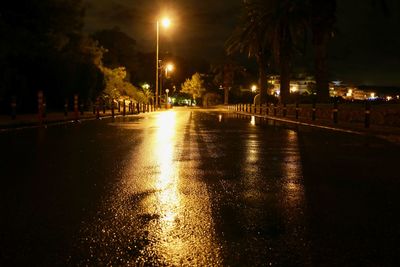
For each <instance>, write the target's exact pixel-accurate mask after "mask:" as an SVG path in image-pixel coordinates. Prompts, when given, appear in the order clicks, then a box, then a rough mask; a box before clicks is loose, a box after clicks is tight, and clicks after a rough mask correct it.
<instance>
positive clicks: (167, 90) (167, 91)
mask: <svg viewBox="0 0 400 267" xmlns="http://www.w3.org/2000/svg"><path fill="white" fill-rule="evenodd" d="M165 92H166V93H167V100H166V101H165V102H166V103H167V108H168V104H169V101H168V93H169V89H166V90H165Z"/></svg>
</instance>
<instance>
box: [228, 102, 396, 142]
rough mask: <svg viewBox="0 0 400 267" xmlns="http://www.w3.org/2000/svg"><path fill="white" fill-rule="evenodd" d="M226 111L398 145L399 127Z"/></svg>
mask: <svg viewBox="0 0 400 267" xmlns="http://www.w3.org/2000/svg"><path fill="white" fill-rule="evenodd" d="M228 111H230V112H234V113H237V114H242V115H248V116H256V117H261V118H265V119H270V120H275V121H280V122H284V123H291V124H297V125H304V126H309V127H316V128H322V129H328V130H332V131H339V132H348V133H353V134H358V135H370V136H376V137H378V138H382V139H385V140H387V141H389V142H393V143H396V144H400V127H390V126H384V125H370V127H369V128H365V125H364V124H363V123H357V122H344V121H338V123H337V124H335V123H333V121H328V120H321V119H320V120H316V121H312V120H311V119H306V118H303V117H300V118H299V119H298V120H296V118H295V117H294V116H287V117H281V116H271V115H265V114H263V115H260V114H254V113H248V112H241V111H233V110H228Z"/></svg>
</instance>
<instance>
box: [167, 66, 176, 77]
mask: <svg viewBox="0 0 400 267" xmlns="http://www.w3.org/2000/svg"><path fill="white" fill-rule="evenodd" d="M174 68H175V67H174V65H173V64H172V63H168V64H167V65H166V66H165V77H168V73H169V72H171V71H173V70H174Z"/></svg>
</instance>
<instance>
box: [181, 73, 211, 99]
mask: <svg viewBox="0 0 400 267" xmlns="http://www.w3.org/2000/svg"><path fill="white" fill-rule="evenodd" d="M205 91H206V89H205V88H204V80H203V79H202V77H201V75H200V74H199V73H198V72H196V73H195V74H193V76H192V78H190V79H186V81H185V82H184V83H183V84H182V86H181V92H182V93H187V94H189V95H191V96H192V98H193V99H197V98H199V97H201V96H202V95H203V93H204V92H205Z"/></svg>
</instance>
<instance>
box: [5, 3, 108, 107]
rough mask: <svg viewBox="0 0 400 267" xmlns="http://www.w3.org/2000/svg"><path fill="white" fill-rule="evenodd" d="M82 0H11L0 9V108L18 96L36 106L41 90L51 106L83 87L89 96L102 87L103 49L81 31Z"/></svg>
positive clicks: (25, 102)
mask: <svg viewBox="0 0 400 267" xmlns="http://www.w3.org/2000/svg"><path fill="white" fill-rule="evenodd" d="M83 15H84V9H83V5H82V1H81V0H62V1H61V0H41V1H30V0H20V1H7V2H5V3H2V6H1V9H0V35H1V36H2V41H1V42H0V73H1V74H0V108H2V110H3V111H4V107H5V106H7V104H8V99H9V98H10V97H11V96H17V99H18V101H19V103H20V104H21V107H23V109H25V110H29V111H34V110H35V109H36V94H37V91H39V90H42V91H44V92H45V95H46V98H47V103H48V106H49V107H52V106H53V107H55V106H60V103H61V102H63V100H64V98H65V97H67V96H71V95H72V94H74V93H79V94H80V95H81V96H83V97H84V98H85V99H87V100H89V99H91V98H93V97H95V96H96V95H97V94H99V92H100V91H101V89H102V86H103V81H102V79H103V76H102V73H101V71H100V70H99V68H98V67H97V64H98V62H99V60H100V59H101V56H102V51H101V50H100V49H99V48H98V46H97V44H96V42H94V41H93V40H91V39H90V38H87V37H85V36H84V35H83V34H82V33H81V29H82V26H83Z"/></svg>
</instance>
